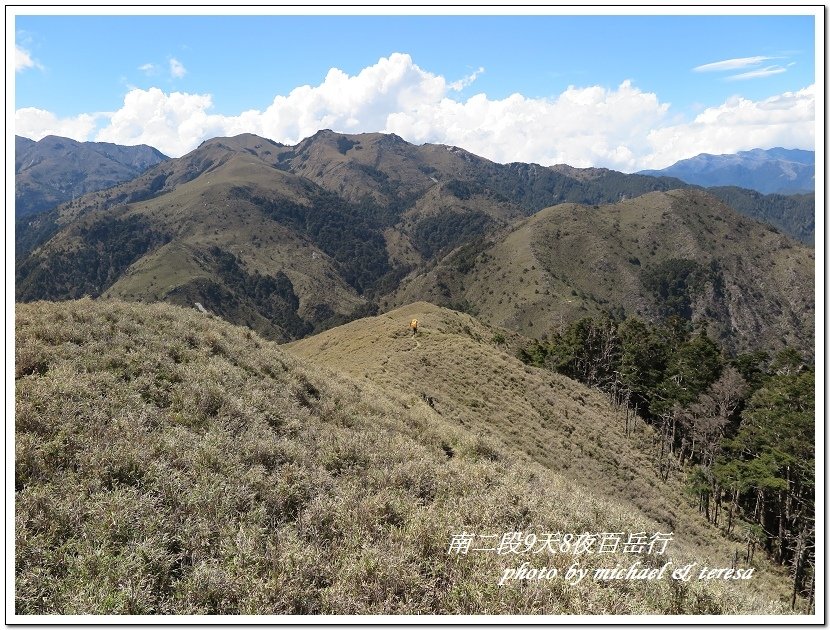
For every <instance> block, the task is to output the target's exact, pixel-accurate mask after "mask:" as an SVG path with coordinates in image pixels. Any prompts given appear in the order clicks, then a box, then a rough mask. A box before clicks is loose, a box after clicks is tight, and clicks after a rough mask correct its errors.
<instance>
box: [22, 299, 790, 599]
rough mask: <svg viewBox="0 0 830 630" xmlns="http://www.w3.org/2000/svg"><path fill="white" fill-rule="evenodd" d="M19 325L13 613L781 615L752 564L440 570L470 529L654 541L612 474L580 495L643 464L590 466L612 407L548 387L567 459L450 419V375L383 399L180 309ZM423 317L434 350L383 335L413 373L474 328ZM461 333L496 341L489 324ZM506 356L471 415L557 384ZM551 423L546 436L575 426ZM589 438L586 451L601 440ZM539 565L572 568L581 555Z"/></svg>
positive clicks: (688, 557) (29, 310)
mask: <svg viewBox="0 0 830 630" xmlns="http://www.w3.org/2000/svg"><path fill="white" fill-rule="evenodd" d="M15 316H16V320H15V326H16V345H15V379H16V380H15V549H14V552H15V555H14V561H15V611H16V613H18V614H30V613H39V614H55V613H61V614H77V613H114V614H119V613H133V614H174V613H176V614H196V613H206V614H285V613H294V614H321V613H336V614H365V613H384V614H397V613H437V614H470V613H476V614H504V613H526V614H535V613H551V614H557V613H558V614H640V613H652V614H728V613H743V614H764V613H779V612H783V611H784V608H783V606H782V605H780V604H779V603H778V599H779V593H778V590H777V586H776V585H777V584H778V578H777V577H776V576H775V575H774V574H772V573H770V572H769V571H767V570H765V569H764V568H763V567H759V568H758V573H757V574H756V575H757V577H754V578H753V579H752V580H750V581H748V582H743V581H741V582H720V581H710V582H697V581H692V582H689V583H682V582H677V581H673V580H663V581H654V582H649V583H639V582H629V581H625V580H619V581H612V582H608V583H596V582H593V581H589V580H584V581H583V582H581V583H579V584H577V585H575V586H569V585H567V584H566V583H565V582H564V581H563V580H556V579H554V580H550V581H547V580H545V581H514V582H509V583H507V584H505V585H504V586H501V587H500V586H498V581H499V577H500V576H501V575H502V574H503V572H504V570H505V569H506V568H511V567H517V566H518V565H519V564H521V562H522V561H525V560H533V559H532V558H528V557H525V556H513V557H510V556H503V555H502V556H500V555H497V554H494V553H470V554H468V555H458V554H449V553H448V544H449V542H450V540H451V537H452V535H453V534H454V533H458V532H460V531H463V530H466V531H469V532H480V531H481V532H483V531H486V532H488V533H496V532H510V531H533V532H539V533H541V532H548V531H549V532H556V531H561V532H583V531H588V532H601V531H623V530H625V531H646V532H655V531H664V529H663V528H664V525H663V523H661V522H658V521H657V520H654V518H651V517H650V516H649V512H650V511H649V510H643V509H640V508H639V507H637V506H635V505H633V504H632V503H631V501H630V500H628V498H627V497H625V496H623V495H620V496H618V497H617V499H616V500H615V499H612V498H610V497H609V496H608V495H609V494H613V493H609V492H607V491H606V492H603V491H602V490H603V488H602V487H601V486H602V484H603V483H605V482H606V480H607V479H608V475H607V471H606V472H604V473H602V474H603V476H602V477H601V478H598V479H597V480H596V481H595V483H594V484H593V485H592V486H591V487H590V489H586V488H584V487H583V486H582V485H581V484H580V483H578V482H576V481H575V479H574V474H575V470H577V469H579V468H580V467H581V466H582V465H583V464H582V462H588V461H589V460H591V459H592V458H593V459H598V458H600V454H601V452H602V451H604V452H606V453H608V454H609V455H615V456H617V457H625V458H634V457H635V456H633V455H625V454H623V453H613V451H614V450H616V449H621V448H623V446H622V445H621V444H619V443H618V441H617V438H616V437H612V436H613V431H612V430H610V429H609V430H608V431H607V432H606V435H607V436H608V437H607V439H608V440H609V441H608V443H607V444H606V443H603V444H602V445H600V444H595V445H594V446H593V447H592V448H593V449H594V452H593V454H590V453H588V454H586V453H584V452H580V449H579V447H578V446H577V445H576V438H573V435H577V436H578V435H580V432H581V431H583V429H582V428H581V424H583V423H584V422H586V421H588V420H590V415H591V413H594V414H596V413H598V412H599V409H600V408H601V404H600V401H599V400H597V399H595V397H594V395H593V394H591V393H589V392H587V390H584V388H579V387H578V386H577V385H576V384H573V383H570V382H565V380H564V379H560V378H559V377H552V376H550V375H546V376H545V377H544V378H545V379H548V380H550V381H552V382H553V385H550V386H545V387H546V389H544V390H543V392H542V394H544V395H547V394H548V393H550V392H555V393H556V395H557V396H558V398H557V399H555V400H551V401H549V403H550V406H551V407H552V409H553V410H558V409H560V408H561V410H562V411H563V412H564V411H565V410H567V412H568V418H569V420H568V422H570V423H571V424H573V425H574V428H573V431H572V436H571V439H573V440H574V442H573V443H572V444H571V445H568V444H567V443H566V444H558V443H556V442H551V443H549V444H547V445H544V444H543V445H542V446H540V447H539V450H538V451H535V450H533V449H527V448H525V447H526V446H528V443H524V442H521V441H519V442H516V441H511V439H510V435H511V433H510V428H509V423H508V425H507V426H504V427H499V428H494V429H493V431H491V432H485V431H482V430H481V428H482V424H481V423H480V422H479V423H475V424H474V423H472V422H467V418H469V417H471V416H467V415H464V414H462V413H461V412H460V411H455V412H452V413H450V412H449V410H450V407H453V408H455V406H456V405H457V404H458V403H457V402H455V401H454V402H452V403H449V402H446V400H449V398H448V397H445V394H444V390H443V389H441V388H439V386H438V385H437V384H436V383H437V381H438V379H439V378H443V377H445V375H442V374H441V372H440V371H439V370H437V369H433V370H432V373H433V375H434V376H435V378H434V379H433V380H432V387H434V388H435V390H434V391H432V394H434V395H436V398H438V402H437V404H436V405H435V407H436V408H434V409H433V408H432V407H430V406H429V404H428V403H427V402H425V401H424V400H423V399H422V398H421V397H420V393H421V391H420V389H421V388H420V386H419V389H418V390H416V391H412V389H411V387H410V388H407V387H405V386H402V387H401V388H396V387H389V386H387V381H391V380H392V379H393V378H394V375H393V374H392V370H391V368H392V367H393V364H391V363H388V364H387V365H389V368H390V369H389V372H390V375H389V377H388V378H387V379H381V378H378V379H373V378H366V377H365V376H363V375H359V376H357V377H355V378H352V377H349V376H347V375H346V374H345V373H344V372H343V371H339V372H333V371H331V370H329V369H327V368H324V367H321V366H319V365H315V364H313V363H311V362H309V361H305V360H300V359H298V358H296V357H294V356H292V355H291V354H290V353H289V352H286V350H285V349H284V348H282V347H279V346H277V345H276V344H273V343H270V342H266V341H263V340H262V339H260V338H259V337H257V336H256V335H255V334H254V333H252V332H251V331H250V330H248V329H245V328H241V327H234V326H231V325H229V324H227V323H225V322H222V321H220V320H218V319H216V318H212V317H208V316H203V315H200V314H199V313H197V312H195V311H192V310H184V309H180V308H177V307H174V306H170V305H163V304H156V305H149V306H148V305H141V304H135V303H125V302H120V301H116V300H98V301H92V300H88V299H87V300H81V301H77V302H62V303H48V302H35V303H30V304H18V305H16V313H15ZM431 317H436V318H438V317H439V315H436V314H435V312H430V313H426V314H425V316H424V329H423V335H422V336H419V337H418V338H417V339H416V340H413V339H411V338H406V337H405V336H398V337H394V338H392V339H390V340H387V341H388V347H389V348H393V347H394V346H395V344H399V345H401V346H402V344H408V345H409V346H410V348H409V350H408V352H409V353H410V355H411V357H412V361H413V365H419V364H421V363H420V360H421V357H424V358H426V359H427V360H428V361H430V360H434V361H439V360H440V361H443V360H444V359H443V358H440V359H439V358H430V355H429V354H427V353H426V352H425V351H426V350H428V349H430V348H431V344H432V343H433V341H436V342H437V341H440V340H441V337H440V335H441V334H444V335H446V336H447V337H448V336H449V335H450V334H454V335H458V336H461V335H464V334H467V333H466V331H465V330H463V326H462V330H461V331H450V330H447V331H445V332H444V333H439V332H438V326H437V325H435V324H436V322H438V323H440V321H443V320H439V319H436V320H435V321H433V320H431V319H430V318H431ZM453 321H455V320H452V319H451V318H450V319H449V320H448V322H449V323H447V324H446V325H447V326H450V325H454V324H453ZM459 321H460V320H459ZM395 325H397V323H396V324H395ZM469 326H470V331H471V332H472V333H474V334H475V333H478V334H483V333H481V332H480V331H482V330H483V329H482V327H481V325H479V324H477V323H476V322H472V323H470V324H469ZM390 330H391V328H390ZM430 333H431V336H430ZM444 340H445V341H446V338H444ZM413 341H416V342H417V343H419V344H420V346H418V345H415V346H414V347H412V346H413ZM476 343H483V340H482V341H479V342H476ZM378 346H379V347H382V346H383V344H382V343H379V344H378ZM455 349H456V350H457V351H460V350H462V349H464V348H463V347H462V346H457V347H456V348H455ZM434 351H435V352H433V353H432V354H436V355H437V348H435V349H434ZM390 353H391V350H390ZM353 354H356V349H355V350H354V353H353ZM419 354H420V356H419ZM488 356H490V355H488ZM356 360H358V359H357V357H356ZM378 360H379V361H381V362H382V361H383V357H382V356H379V357H378ZM392 360H393V359H392V358H390V359H389V361H390V362H392ZM458 360H459V363H460V364H462V365H465V366H466V367H465V369H472V366H471V365H467V364H464V362H465V361H473V358H465V357H463V356H458ZM501 360H502V362H503V364H504V368H503V379H504V380H503V381H500V382H494V383H491V384H490V387H491V392H492V397H491V399H490V400H488V399H487V398H485V397H484V396H483V394H482V395H481V396H480V392H478V391H477V390H475V389H469V390H467V389H466V388H468V387H471V386H472V383H473V382H474V381H475V379H472V378H471V379H469V380H459V381H457V382H455V383H452V384H451V385H452V386H453V387H454V388H455V389H456V391H457V398H460V399H462V400H463V399H466V400H468V402H469V404H470V406H471V407H474V405H473V403H474V402H475V401H478V403H479V404H480V405H481V407H479V408H478V409H479V411H478V412H477V413H484V411H485V410H487V409H490V408H492V409H497V408H498V396H499V391H500V390H502V389H503V388H506V387H507V388H508V392H510V391H511V390H510V385H509V384H510V382H511V379H518V380H522V381H527V382H529V383H530V384H531V385H532V386H533V387H539V388H541V387H542V386H543V385H544V383H543V377H542V376H541V375H540V374H537V373H535V372H533V371H530V372H527V371H525V370H524V368H523V367H522V369H520V370H518V369H516V368H515V367H513V366H512V363H511V362H510V359H509V357H508V356H507V355H506V354H505V355H503V357H502V359H501ZM395 361H397V359H395ZM333 367H337V366H333ZM425 369H426V368H425ZM479 369H480V370H482V371H483V370H485V366H480V368H479ZM487 369H488V370H489V368H487ZM367 371H368V369H367ZM373 373H374V374H377V370H375V371H374V372H373ZM413 373H414V372H413ZM471 376H472V375H471ZM373 380H377V382H373ZM449 386H450V385H445V387H449ZM428 391H431V390H428ZM542 394H540V395H542ZM568 394H570V395H571V396H572V397H576V396H584V397H586V401H585V404H586V408H587V411H586V412H584V413H582V415H579V414H577V415H576V416H575V417H574V416H573V415H572V410H573V413H576V411H577V408H576V407H575V406H574V405H575V404H576V403H575V402H566V401H565V399H566V398H567V395H568ZM540 400H541V399H533V400H530V401H529V402H528V408H527V409H526V410H524V411H519V410H517V411H516V413H515V414H513V415H512V416H510V418H511V419H512V421H513V422H514V423H516V426H515V427H514V428H515V430H516V431H518V434H520V435H524V436H528V439H531V438H529V436H530V435H532V434H533V433H534V432H536V431H538V430H539V426H536V425H535V424H533V423H540V425H541V423H542V419H540V418H538V417H534V416H533V415H532V414H531V411H532V409H531V407H533V406H535V405H536V404H537V402H539V401H540ZM539 404H541V403H540V402H539ZM442 405H446V406H445V407H444V406H442ZM580 408H581V406H580ZM439 412H440V413H439ZM557 414H558V411H556V413H551V414H549V416H550V417H549V418H548V419H547V420H545V421H546V422H547V421H549V422H551V423H554V424H553V425H552V426H555V423H559V422H562V420H561V419H556V420H554V417H556V416H557ZM523 418H524V419H525V421H526V422H528V424H525V425H521V424H520V423H521V422H522V420H523ZM462 420H463V421H464V422H463V423H462ZM578 425H579V426H578ZM554 432H555V430H554V429H553V428H552V429H551V434H552V433H554ZM604 437H605V436H604ZM560 439H562V438H560ZM579 443H580V444H582V445H583V447H582V449H583V451H584V450H585V448H586V447H587V444H588V441H586V440H585V439H583V438H579ZM544 448H547V449H549V450H551V451H557V450H559V449H565V450H567V451H569V455H570V461H571V467H570V468H564V467H562V469H561V470H556V466H554V465H553V464H552V462H553V461H554V459H551V461H545V460H544V458H543V457H542V455H541V453H542V452H543V450H544ZM551 457H552V458H553V456H551ZM556 461H562V462H564V461H565V458H560V459H559V460H556ZM584 465H586V466H588V464H587V463H586V464H584ZM630 465H631V466H636V462H635V461H634V459H632V463H631V464H630ZM591 466H595V469H596V470H598V471H602V470H603V468H602V466H601V465H600V464H596V465H594V464H591ZM597 467H598V468H597ZM620 469H621V470H623V471H625V470H626V465H622V466H621V467H620ZM632 472H633V473H638V471H637V470H636V469H635V470H632V471H631V472H623V473H622V474H625V475H630V474H632ZM598 474H599V473H598ZM639 474H645V473H642V472H640V473H639ZM635 476H636V474H635ZM659 512H660V510H656V511H655V512H654V513H655V514H657V513H659ZM686 514H687V513H686V512H685V511H683V512H681V513H679V514H678V519H680V518H681V517H682V518H686ZM621 528H622V529H621ZM713 544H714V543H712V542H711V540H706V539H705V538H704V537H703V536H701V537H700V538H692V537H685V538H684V537H679V538H678V539H677V540H676V541H674V542H673V543H672V546H671V547H670V548H669V552H670V553H669V555H667V556H665V558H657V557H654V556H648V557H643V558H642V560H643V562H644V563H645V564H647V565H649V566H656V564H662V563H663V561H665V560H671V561H672V562H674V563H677V564H681V563H685V562H692V561H700V559H701V557H703V556H705V555H706V554H707V553H713V552H712V551H711V547H712V545H713ZM707 548H710V550H709V551H706V549H707ZM726 548H727V547H724V549H726ZM729 548H730V549H731V547H729ZM701 554H703V556H702V555H701ZM544 560H545V562H544V564H547V565H548V566H556V567H558V568H559V569H562V570H564V569H566V568H567V566H568V565H570V564H571V562H572V561H573V557H572V556H568V555H564V554H558V555H552V556H547V557H545V558H544ZM614 560H615V561H620V562H622V561H625V560H630V558H628V559H626V558H618V557H615V558H614ZM581 561H582V563H583V566H588V567H590V568H597V567H601V566H605V565H607V564H608V561H607V560H606V561H604V563H603V560H601V559H599V558H598V556H589V557H582V558H581ZM540 564H542V563H541V562H540ZM722 566H729V564H728V562H724V563H722Z"/></svg>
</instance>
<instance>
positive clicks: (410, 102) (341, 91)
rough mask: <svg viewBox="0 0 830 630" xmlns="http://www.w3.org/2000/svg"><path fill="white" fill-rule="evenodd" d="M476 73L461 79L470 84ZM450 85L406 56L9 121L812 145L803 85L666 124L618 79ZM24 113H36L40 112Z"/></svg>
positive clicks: (540, 156)
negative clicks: (494, 88)
mask: <svg viewBox="0 0 830 630" xmlns="http://www.w3.org/2000/svg"><path fill="white" fill-rule="evenodd" d="M477 74H478V72H476V73H473V74H472V75H470V76H469V77H467V78H466V79H462V83H463V82H465V81H467V82H468V83H467V84H469V83H471V82H472V81H474V79H475V76H477ZM458 86H459V82H448V81H447V80H446V79H445V78H444V77H442V76H439V75H436V74H433V73H431V72H428V71H426V70H423V69H422V68H420V67H418V66H417V65H416V64H415V63H414V62H413V60H412V59H411V58H410V57H409V55H405V54H393V55H390V56H389V57H388V58H383V59H380V60H379V61H378V62H377V63H376V64H374V65H372V66H369V67H367V68H364V69H363V70H362V71H360V72H359V73H357V74H356V75H353V76H351V75H348V74H346V73H345V72H343V71H342V70H339V69H337V68H332V69H331V70H329V72H328V73H327V74H326V76H325V78H324V80H323V81H322V82H321V83H320V84H319V85H317V86H310V85H304V86H300V87H297V88H295V89H294V90H292V91H291V92H289V93H288V94H287V95H278V96H276V97H275V98H274V101H273V102H272V103H271V105H270V106H269V107H268V108H266V109H265V110H263V111H259V110H249V111H245V112H242V113H240V114H238V115H234V116H228V115H223V114H218V113H213V112H212V111H211V109H212V99H211V96H210V95H209V94H187V93H182V92H172V93H165V92H163V91H162V90H160V89H159V88H150V89H148V90H142V89H131V90H130V91H129V92H128V93H127V95H126V96H125V98H124V104H123V106H122V107H121V108H119V110H118V111H116V112H114V113H111V114H108V115H107V116H106V117H104V120H103V125H102V127H101V128H100V129H99V130H98V131H97V133H96V132H93V131H91V129H90V124H92V123H91V122H90V121H87V120H86V119H85V118H83V117H82V116H81V117H77V118H74V119H66V120H58V119H56V118H55V117H54V116H52V115H51V114H49V113H48V112H42V111H41V110H19V111H18V119H19V120H21V119H22V120H24V121H25V124H26V125H28V128H30V129H34V128H35V127H37V125H38V124H39V121H41V120H42V122H43V125H45V126H48V127H49V128H50V129H54V128H57V127H59V126H60V125H63V126H64V127H66V128H67V129H77V130H78V133H79V134H86V136H87V137H88V136H89V135H90V134H92V135H94V137H95V139H96V140H100V141H108V142H116V143H119V144H141V143H144V144H149V145H151V146H154V147H156V148H158V149H159V150H160V151H162V152H163V153H165V154H167V155H171V156H180V155H183V154H184V153H186V152H187V151H190V150H192V149H194V148H195V147H196V146H198V144H199V143H200V142H202V141H203V140H206V139H208V138H212V137H215V136H229V135H235V134H239V133H243V132H251V133H256V134H258V135H261V136H264V137H266V138H270V139H272V140H276V141H279V142H284V143H287V144H295V143H297V142H298V141H299V140H301V139H303V138H305V137H308V136H309V135H311V134H313V133H315V132H316V131H318V130H319V129H324V128H328V129H333V130H335V131H340V132H344V133H359V132H366V131H382V132H392V133H397V134H398V135H400V136H402V137H403V138H404V139H406V140H408V141H410V142H414V143H423V142H434V143H441V144H453V145H457V146H460V147H463V148H465V149H467V150H469V151H472V152H473V153H476V154H478V155H481V156H483V157H486V158H489V159H492V160H495V161H498V162H514V161H522V162H537V163H540V164H544V165H549V164H556V163H567V164H570V165H572V166H581V167H585V166H605V167H609V168H614V169H618V170H623V171H633V170H640V169H645V168H662V167H664V166H668V165H669V164H671V163H673V162H675V161H677V160H680V159H683V158H687V157H691V156H693V155H696V154H698V153H704V152H708V153H732V152H735V151H739V150H745V149H751V148H755V147H760V148H769V147H772V146H797V147H799V148H812V147H813V145H814V142H815V139H814V120H815V88H814V86H810V87H809V88H806V89H804V90H801V91H799V92H794V93H786V94H782V95H779V96H775V97H772V98H769V99H766V100H763V101H750V100H747V99H743V98H740V97H734V98H732V99H730V100H728V101H726V102H725V103H723V104H721V105H719V106H717V107H709V108H706V109H703V110H701V111H700V113H699V114H698V115H697V116H696V117H695V118H694V120H692V121H691V122H689V121H683V120H678V117H677V116H673V115H672V114H671V108H670V104H669V103H665V102H661V101H660V99H659V98H658V96H657V95H656V94H654V93H651V92H644V91H642V90H640V89H638V88H637V87H635V86H634V85H633V84H632V83H631V82H629V81H625V82H623V83H622V84H620V85H619V86H617V87H615V88H609V87H600V86H587V87H576V86H571V87H569V88H568V89H567V90H565V91H564V92H562V93H561V94H560V95H559V96H558V97H556V98H527V97H525V96H523V95H521V94H512V95H510V96H508V97H506V98H502V99H491V98H489V97H487V95H485V94H475V95H473V96H471V97H470V98H467V99H466V100H456V99H455V98H452V96H453V95H455V93H456V92H457V91H458ZM27 111H28V112H29V113H26V112H27ZM32 111H37V112H40V116H41V118H38V117H37V116H34V115H33V114H32V113H31V112H32ZM46 114H48V115H49V116H51V118H50V119H47V118H45V117H44V115H46ZM18 124H20V125H22V124H23V122H19V123H18ZM18 133H20V132H18ZM51 133H54V132H51ZM23 135H25V134H23ZM61 135H68V136H70V137H76V136H73V135H72V134H70V133H63V134H61ZM30 137H31V136H30ZM87 137H84V138H77V137H76V139H88V138H87Z"/></svg>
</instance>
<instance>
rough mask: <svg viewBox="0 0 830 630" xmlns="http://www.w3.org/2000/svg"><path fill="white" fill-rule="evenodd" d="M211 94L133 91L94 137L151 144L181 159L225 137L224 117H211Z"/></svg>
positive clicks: (155, 90) (131, 143) (119, 142)
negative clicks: (205, 142)
mask: <svg viewBox="0 0 830 630" xmlns="http://www.w3.org/2000/svg"><path fill="white" fill-rule="evenodd" d="M211 105H212V101H211V97H210V95H208V94H185V93H182V92H173V93H171V94H165V93H164V92H162V91H161V90H160V89H158V88H150V89H149V90H141V89H133V90H130V91H129V92H128V93H127V95H126V96H125V97H124V105H123V107H121V109H119V110H118V111H117V112H115V113H113V114H111V115H110V116H109V124H107V125H106V126H105V127H104V128H102V129H101V130H100V131H99V132H98V133H97V134H96V136H95V140H97V141H99V142H114V143H117V144H126V145H135V144H149V145H150V146H152V147H155V148H157V149H158V150H159V151H161V152H162V153H164V154H166V155H171V156H180V155H183V154H184V153H187V152H188V151H190V150H191V149H193V148H194V147H195V146H196V145H198V144H199V143H200V142H201V141H202V140H204V139H206V138H210V137H213V136H217V135H224V133H223V132H224V125H223V122H222V121H223V120H227V119H225V118H224V117H222V116H216V115H209V114H208V113H207V110H208V109H210V107H211Z"/></svg>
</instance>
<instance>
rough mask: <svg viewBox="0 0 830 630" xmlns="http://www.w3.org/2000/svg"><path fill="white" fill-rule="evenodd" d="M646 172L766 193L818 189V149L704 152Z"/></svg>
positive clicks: (776, 148)
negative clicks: (816, 175)
mask: <svg viewBox="0 0 830 630" xmlns="http://www.w3.org/2000/svg"><path fill="white" fill-rule="evenodd" d="M640 173H641V174H643V175H669V176H671V177H677V178H678V179H681V180H683V181H684V182H686V183H689V184H694V185H697V186H706V187H710V186H738V187H741V188H749V189H751V190H756V191H758V192H761V193H764V194H770V193H778V194H793V193H805V192H813V191H815V152H814V151H806V150H804V149H785V148H782V147H774V148H772V149H751V150H749V151H739V152H737V153H733V154H724V155H713V154H710V153H701V154H699V155H696V156H694V157H692V158H688V159H686V160H680V161H679V162H676V163H675V164H673V165H671V166H669V167H667V168H664V169H660V170H648V171H640Z"/></svg>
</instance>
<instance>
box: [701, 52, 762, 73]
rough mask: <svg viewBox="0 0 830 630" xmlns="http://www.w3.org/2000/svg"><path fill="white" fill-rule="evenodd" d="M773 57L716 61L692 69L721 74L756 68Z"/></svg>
mask: <svg viewBox="0 0 830 630" xmlns="http://www.w3.org/2000/svg"><path fill="white" fill-rule="evenodd" d="M770 59H773V57H761V56H758V57H739V58H737V59H724V60H723V61H716V62H714V63H705V64H703V65H702V66H697V67H696V68H692V70H693V71H694V72H722V71H724V70H739V69H741V68H748V67H750V66H757V65H758V64H761V63H764V62H765V61H769V60H770Z"/></svg>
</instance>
